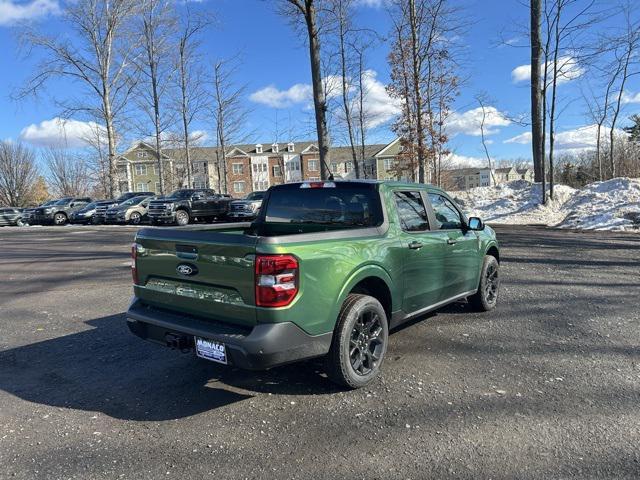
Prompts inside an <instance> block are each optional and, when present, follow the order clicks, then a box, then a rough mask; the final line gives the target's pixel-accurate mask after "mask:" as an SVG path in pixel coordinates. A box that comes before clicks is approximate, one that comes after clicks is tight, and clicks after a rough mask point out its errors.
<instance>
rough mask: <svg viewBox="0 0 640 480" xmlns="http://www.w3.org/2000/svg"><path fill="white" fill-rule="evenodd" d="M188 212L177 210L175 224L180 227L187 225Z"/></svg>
mask: <svg viewBox="0 0 640 480" xmlns="http://www.w3.org/2000/svg"><path fill="white" fill-rule="evenodd" d="M189 220H191V219H190V218H189V212H187V211H186V210H178V211H177V212H176V224H177V225H180V226H184V225H189Z"/></svg>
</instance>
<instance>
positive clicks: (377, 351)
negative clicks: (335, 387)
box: [326, 293, 389, 389]
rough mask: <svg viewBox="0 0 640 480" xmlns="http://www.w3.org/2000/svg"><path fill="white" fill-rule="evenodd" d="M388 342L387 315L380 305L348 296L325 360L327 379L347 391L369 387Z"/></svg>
mask: <svg viewBox="0 0 640 480" xmlns="http://www.w3.org/2000/svg"><path fill="white" fill-rule="evenodd" d="M374 327H375V328H374ZM388 341H389V326H388V321H387V315H386V313H385V311H384V308H382V305H380V302H378V300H376V299H375V298H373V297H370V296H368V295H360V294H353V293H352V294H349V295H348V296H347V298H346V300H345V301H344V303H343V304H342V308H341V309H340V314H339V315H338V321H337V323H336V328H335V331H334V333H333V339H332V341H331V349H330V350H329V354H328V355H327V358H326V372H327V375H328V376H329V378H330V379H331V380H332V381H333V382H335V383H337V384H339V385H342V386H345V387H348V388H354V389H355V388H362V387H364V386H366V385H368V384H369V383H371V382H372V381H373V380H374V379H375V378H376V377H377V376H378V373H379V372H380V367H381V366H382V363H383V361H384V356H385V353H386V351H387V343H388Z"/></svg>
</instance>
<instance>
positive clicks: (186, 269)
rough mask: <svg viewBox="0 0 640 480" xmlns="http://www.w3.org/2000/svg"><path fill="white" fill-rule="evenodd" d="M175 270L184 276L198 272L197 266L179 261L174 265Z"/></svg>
mask: <svg viewBox="0 0 640 480" xmlns="http://www.w3.org/2000/svg"><path fill="white" fill-rule="evenodd" d="M176 272H178V273H179V274H180V275H184V276H185V277H191V276H193V275H195V274H197V273H198V267H196V266H195V265H192V264H190V263H181V264H180V265H178V266H177V267H176Z"/></svg>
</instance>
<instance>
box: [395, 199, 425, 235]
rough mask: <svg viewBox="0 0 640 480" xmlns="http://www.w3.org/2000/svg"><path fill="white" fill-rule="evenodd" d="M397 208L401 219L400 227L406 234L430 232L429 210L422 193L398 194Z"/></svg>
mask: <svg viewBox="0 0 640 480" xmlns="http://www.w3.org/2000/svg"><path fill="white" fill-rule="evenodd" d="M395 197H396V207H397V209H398V216H399V217H400V226H401V227H402V229H403V230H404V231H405V232H422V231H425V230H429V220H428V218H427V210H426V208H424V203H423V202H422V195H420V192H416V191H413V192H396V193H395Z"/></svg>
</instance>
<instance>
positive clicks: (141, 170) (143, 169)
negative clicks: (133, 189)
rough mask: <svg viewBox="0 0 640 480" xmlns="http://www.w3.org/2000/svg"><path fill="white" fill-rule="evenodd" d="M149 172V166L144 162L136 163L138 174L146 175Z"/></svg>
mask: <svg viewBox="0 0 640 480" xmlns="http://www.w3.org/2000/svg"><path fill="white" fill-rule="evenodd" d="M146 174H147V166H146V165H143V164H137V165H136V175H146Z"/></svg>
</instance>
